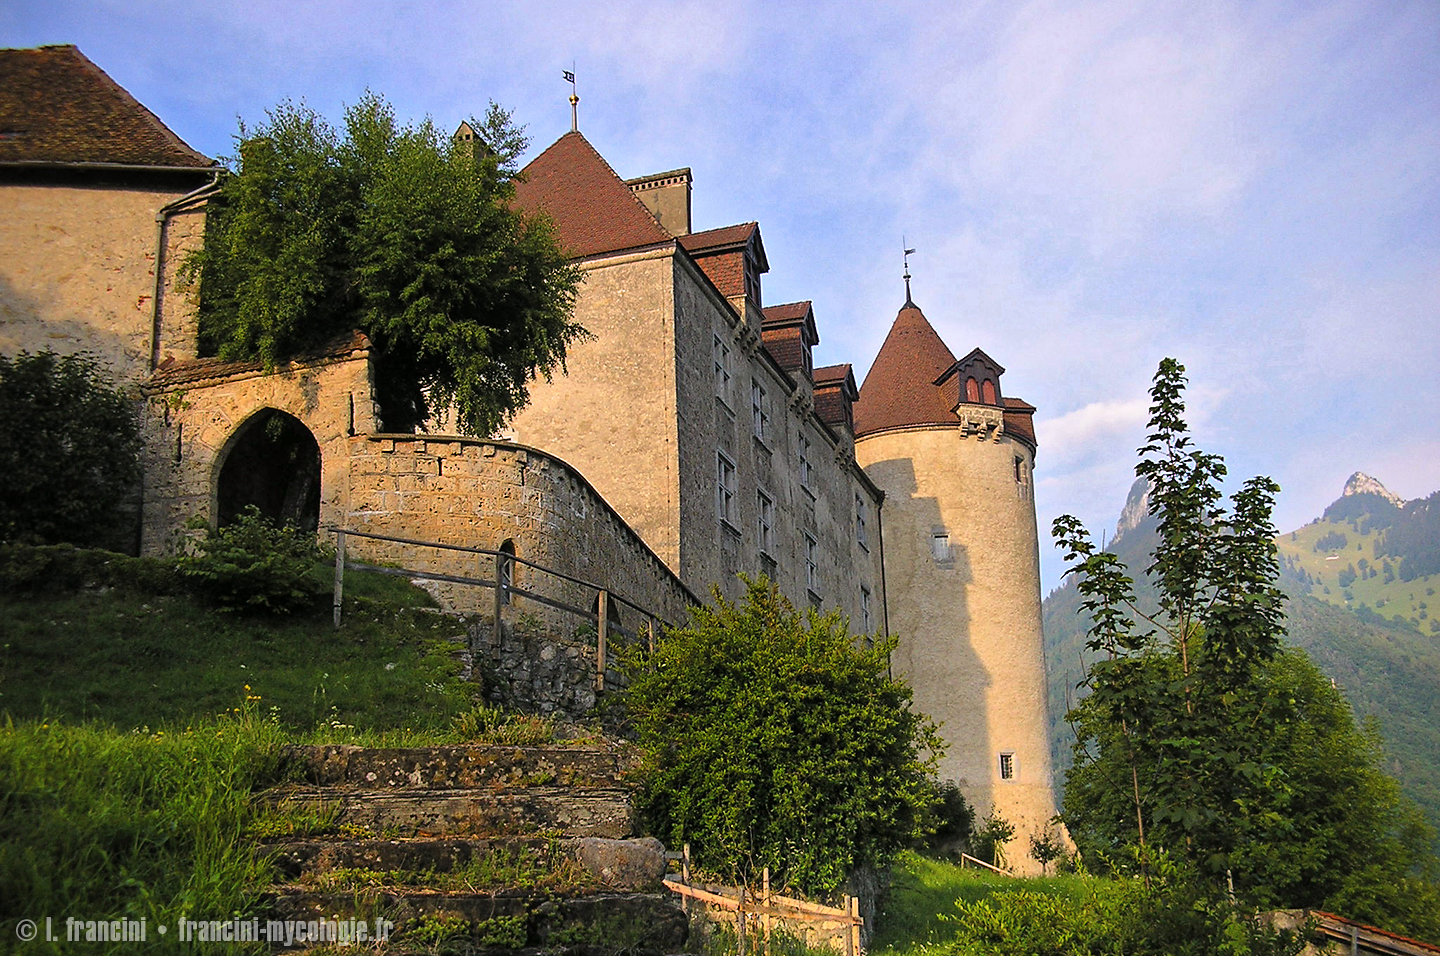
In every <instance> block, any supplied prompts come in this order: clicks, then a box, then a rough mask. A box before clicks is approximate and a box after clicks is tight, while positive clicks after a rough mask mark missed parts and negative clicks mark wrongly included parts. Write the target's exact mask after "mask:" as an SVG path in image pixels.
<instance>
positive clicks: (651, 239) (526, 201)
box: [515, 132, 672, 258]
mask: <svg viewBox="0 0 1440 956" xmlns="http://www.w3.org/2000/svg"><path fill="white" fill-rule="evenodd" d="M515 202H516V204H517V205H519V206H520V208H522V209H524V210H525V211H526V212H531V213H534V212H541V211H543V212H546V213H548V214H549V215H550V218H551V219H554V220H555V225H556V226H557V227H558V232H559V238H560V245H561V247H562V248H563V249H564V250H565V251H566V252H567V253H569V254H570V255H571V256H573V257H576V258H579V257H582V256H593V255H598V254H599V253H602V252H617V251H619V250H621V249H634V248H636V247H639V246H649V245H654V244H656V243H660V242H668V241H669V240H670V239H671V238H672V237H671V236H670V234H669V233H668V232H666V231H665V230H664V229H663V228H661V226H660V223H658V222H657V221H656V220H655V217H654V216H652V215H651V214H650V210H648V209H646V208H645V206H644V204H643V203H641V202H640V200H639V199H637V198H636V197H635V193H633V192H632V191H631V190H630V187H629V186H627V185H625V183H624V181H623V180H621V178H620V177H619V176H617V175H615V170H613V169H611V168H610V164H609V163H607V162H605V158H604V157H603V156H601V155H600V154H599V153H597V152H596V151H595V147H593V146H591V145H590V142H589V141H588V140H587V139H585V137H584V136H582V135H581V134H579V133H576V132H570V133H566V134H565V135H564V136H562V137H560V138H559V139H557V140H556V141H555V142H554V143H552V144H551V145H550V148H549V149H547V150H545V152H543V153H541V154H540V155H539V156H536V157H535V158H534V159H533V160H531V162H530V164H529V165H528V166H526V167H525V168H524V170H522V171H521V181H520V182H519V183H517V184H516V186H515Z"/></svg>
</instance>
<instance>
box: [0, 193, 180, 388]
mask: <svg viewBox="0 0 1440 956" xmlns="http://www.w3.org/2000/svg"><path fill="white" fill-rule="evenodd" d="M193 178H194V177H191V179H192V180H193ZM194 185H195V183H194V182H192V181H190V180H187V183H186V185H185V186H183V187H178V186H171V187H166V188H160V187H156V186H151V187H141V186H132V187H128V188H122V187H117V186H114V185H110V186H106V187H84V186H76V185H54V184H15V183H9V184H6V185H5V187H4V188H3V189H0V221H3V222H4V224H5V227H4V228H3V229H0V353H3V354H6V355H14V354H16V353H18V352H21V351H29V352H38V351H41V350H43V349H47V348H48V349H53V350H55V351H57V352H62V353H73V352H79V351H88V352H92V353H94V354H95V355H96V356H98V357H99V358H100V359H101V360H102V361H103V362H104V363H105V364H107V365H108V366H109V368H110V370H111V372H112V374H113V375H114V376H115V378H116V379H117V381H120V382H127V381H136V380H139V379H140V378H143V377H144V376H145V375H148V374H149V372H150V369H151V356H152V352H154V351H159V353H160V357H161V358H163V356H164V354H165V353H166V352H170V353H171V354H174V355H175V356H176V357H177V358H185V357H193V355H194V345H193V342H194V325H193V322H194V312H195V310H194V307H193V302H192V301H191V295H192V292H193V290H192V289H191V288H190V287H188V286H186V284H185V283H183V282H181V281H180V280H179V271H180V265H181V263H182V262H183V260H184V256H185V254H186V253H187V252H188V251H189V250H190V249H193V248H195V247H197V246H198V245H199V243H200V242H201V240H202V239H203V235H204V229H205V213H204V207H203V206H200V207H197V208H191V209H188V210H185V211H181V212H179V213H177V214H174V215H171V216H169V217H168V218H167V220H166V225H165V234H164V253H163V255H162V259H161V263H160V268H161V269H162V271H163V273H164V275H163V276H162V280H163V281H162V282H161V283H160V286H161V308H160V318H161V322H160V328H159V342H158V344H157V343H156V342H155V341H154V336H155V332H156V329H155V322H154V309H155V288H156V282H155V268H156V263H155V254H156V223H155V216H156V213H157V212H159V210H160V209H161V207H163V206H164V205H165V204H166V203H169V202H172V201H173V200H175V199H178V198H179V197H180V196H183V195H184V194H185V193H186V192H188V191H189V190H190V189H191V188H192V187H193V186H194Z"/></svg>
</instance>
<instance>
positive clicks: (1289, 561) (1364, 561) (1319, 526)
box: [1276, 516, 1440, 635]
mask: <svg viewBox="0 0 1440 956" xmlns="http://www.w3.org/2000/svg"><path fill="white" fill-rule="evenodd" d="M1387 530H1388V529H1385V528H1380V527H1377V526H1375V525H1374V524H1372V523H1370V522H1367V521H1366V520H1365V517H1364V516H1361V517H1356V518H1352V519H1350V520H1336V519H1334V518H1321V519H1317V520H1316V521H1312V522H1311V523H1310V524H1307V525H1305V527H1303V528H1298V529H1296V530H1295V531H1292V532H1290V533H1289V534H1282V535H1281V536H1280V537H1279V538H1277V539H1276V544H1277V545H1279V547H1280V559H1281V561H1283V562H1284V565H1285V568H1286V570H1287V571H1288V572H1289V573H1290V575H1291V577H1293V578H1294V579H1295V585H1296V587H1297V589H1299V590H1300V591H1301V592H1302V593H1304V594H1308V595H1310V596H1311V597H1314V598H1316V599H1317V600H1320V601H1324V602H1325V603H1327V604H1333V605H1335V606H1336V607H1343V608H1348V609H1350V610H1353V611H1356V612H1358V613H1359V614H1360V615H1361V617H1362V618H1366V619H1373V618H1372V615H1373V616H1375V617H1379V618H1382V619H1384V620H1386V621H1392V622H1395V623H1399V624H1408V625H1410V626H1411V627H1412V628H1415V629H1416V630H1418V631H1420V632H1421V633H1424V634H1431V635H1440V618H1437V617H1434V616H1432V615H1431V613H1430V611H1431V605H1432V604H1434V605H1435V607H1436V609H1437V611H1440V603H1436V600H1435V598H1436V594H1435V592H1436V589H1437V587H1440V574H1427V575H1423V576H1417V577H1415V578H1413V579H1412V580H1409V581H1405V580H1402V579H1401V578H1400V576H1399V573H1400V561H1398V560H1396V559H1395V558H1394V557H1392V556H1390V555H1386V554H1384V553H1383V550H1384V547H1383V545H1384V541H1383V539H1384V537H1385V532H1386V531H1387Z"/></svg>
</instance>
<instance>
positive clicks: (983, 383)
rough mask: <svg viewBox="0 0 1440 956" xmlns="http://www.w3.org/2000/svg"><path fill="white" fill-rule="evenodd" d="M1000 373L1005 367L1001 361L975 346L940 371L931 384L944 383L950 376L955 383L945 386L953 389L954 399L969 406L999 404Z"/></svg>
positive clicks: (1001, 373) (1003, 372)
mask: <svg viewBox="0 0 1440 956" xmlns="http://www.w3.org/2000/svg"><path fill="white" fill-rule="evenodd" d="M1003 374H1005V369H1004V368H1003V367H1001V365H1000V363H998V362H996V361H995V360H994V359H992V358H991V357H990V356H988V355H986V354H985V353H984V352H982V351H980V350H979V349H974V350H972V351H971V352H970V354H969V355H967V356H965V357H964V358H963V359H961V360H960V361H958V362H956V363H955V364H953V365H951V366H950V367H949V368H947V369H946V370H945V371H944V372H941V373H940V377H939V378H937V379H935V382H934V384H935V385H937V386H946V385H947V383H948V382H949V381H950V380H951V379H952V378H953V379H954V380H955V384H954V385H949V386H948V387H949V388H951V389H953V391H951V392H950V394H951V395H953V396H955V399H956V401H958V402H960V403H962V404H963V403H967V402H968V403H969V404H972V405H979V404H982V403H983V404H985V405H999V404H1000V376H1001V375H1003Z"/></svg>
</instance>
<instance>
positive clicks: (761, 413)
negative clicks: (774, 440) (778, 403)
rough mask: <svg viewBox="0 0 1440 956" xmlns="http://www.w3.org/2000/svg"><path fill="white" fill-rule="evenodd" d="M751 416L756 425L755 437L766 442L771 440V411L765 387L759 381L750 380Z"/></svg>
mask: <svg viewBox="0 0 1440 956" xmlns="http://www.w3.org/2000/svg"><path fill="white" fill-rule="evenodd" d="M750 415H751V417H752V418H753V420H754V424H755V437H756V438H758V439H760V441H762V442H765V441H768V440H769V439H770V409H769V407H768V405H767V403H766V396H765V386H763V385H761V384H760V382H759V381H758V380H757V379H751V380H750Z"/></svg>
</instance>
